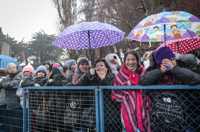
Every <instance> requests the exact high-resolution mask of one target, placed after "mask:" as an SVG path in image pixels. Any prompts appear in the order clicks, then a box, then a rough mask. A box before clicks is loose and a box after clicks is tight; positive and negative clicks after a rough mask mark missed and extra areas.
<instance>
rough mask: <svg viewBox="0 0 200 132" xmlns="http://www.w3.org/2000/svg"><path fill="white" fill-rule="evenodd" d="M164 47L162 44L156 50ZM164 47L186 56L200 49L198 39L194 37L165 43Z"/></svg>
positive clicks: (199, 39) (199, 38)
mask: <svg viewBox="0 0 200 132" xmlns="http://www.w3.org/2000/svg"><path fill="white" fill-rule="evenodd" d="M164 46H165V43H162V44H161V45H160V46H159V47H158V48H157V49H159V48H160V47H164ZM166 46H167V47H169V48H170V49H171V50H172V51H173V52H176V53H180V54H186V53H188V52H191V51H193V50H195V49H198V48H200V37H199V36H196V37H194V38H188V39H182V40H172V41H167V42H166Z"/></svg>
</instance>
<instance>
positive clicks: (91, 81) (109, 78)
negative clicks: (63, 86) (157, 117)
mask: <svg viewBox="0 0 200 132" xmlns="http://www.w3.org/2000/svg"><path fill="white" fill-rule="evenodd" d="M114 78H115V76H114V75H113V73H112V72H111V70H109V71H108V73H107V75H106V77H105V79H103V80H101V79H100V78H99V77H98V75H97V73H95V74H94V75H93V76H92V75H90V70H88V71H87V72H86V73H85V74H84V75H83V76H82V77H81V78H80V80H79V82H78V84H77V85H78V86H110V85H113V83H114V82H113V81H114Z"/></svg>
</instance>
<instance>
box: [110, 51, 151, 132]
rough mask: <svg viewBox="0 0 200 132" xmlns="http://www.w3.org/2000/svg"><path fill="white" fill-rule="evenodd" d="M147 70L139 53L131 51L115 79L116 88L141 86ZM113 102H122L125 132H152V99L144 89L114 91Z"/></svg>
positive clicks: (126, 55) (127, 53) (126, 54)
mask: <svg viewBox="0 0 200 132" xmlns="http://www.w3.org/2000/svg"><path fill="white" fill-rule="evenodd" d="M145 73H146V69H145V68H143V66H142V65H141V64H140V62H139V57H138V55H137V52H135V51H134V50H130V51H128V52H126V53H125V57H124V64H123V65H122V68H121V69H120V71H119V72H118V74H117V75H116V77H115V79H114V85H115V86H126V85H129V86H130V85H139V83H138V82H139V78H140V76H142V75H144V74H145ZM111 97H112V99H113V100H116V101H121V102H122V104H121V115H122V122H123V124H124V130H126V131H127V132H139V131H145V132H150V131H151V129H150V117H149V113H150V108H151V102H150V98H149V97H148V96H147V94H146V90H144V89H130V90H121V89H113V90H112V94H111Z"/></svg>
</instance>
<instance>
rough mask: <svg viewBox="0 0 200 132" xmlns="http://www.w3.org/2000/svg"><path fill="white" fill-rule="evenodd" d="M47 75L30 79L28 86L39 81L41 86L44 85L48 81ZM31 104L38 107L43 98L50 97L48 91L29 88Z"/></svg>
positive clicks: (34, 107) (35, 107)
mask: <svg viewBox="0 0 200 132" xmlns="http://www.w3.org/2000/svg"><path fill="white" fill-rule="evenodd" d="M47 79H48V78H47V77H34V78H33V80H30V81H29V82H27V83H26V85H27V86H34V85H35V84H36V83H38V84H39V85H40V86H44V85H45V84H46V82H47ZM29 93H30V95H29V98H30V106H31V108H32V109H38V106H39V104H40V102H41V101H42V100H43V98H47V99H48V91H47V90H43V89H30V90H29Z"/></svg>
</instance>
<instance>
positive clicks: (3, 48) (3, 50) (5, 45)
mask: <svg viewBox="0 0 200 132" xmlns="http://www.w3.org/2000/svg"><path fill="white" fill-rule="evenodd" d="M0 54H1V55H7V56H11V44H10V40H9V39H7V37H6V35H4V34H3V32H2V29H1V27H0Z"/></svg>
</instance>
